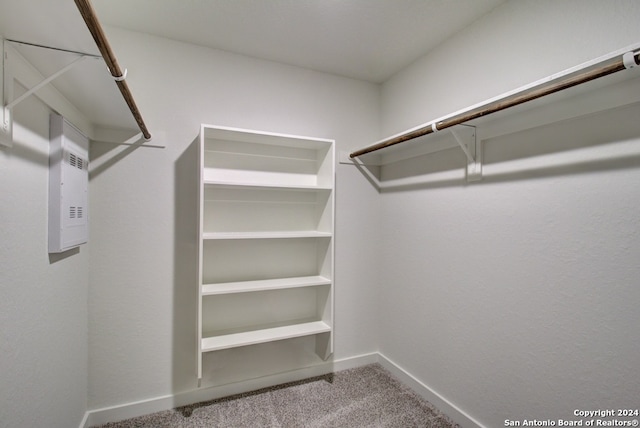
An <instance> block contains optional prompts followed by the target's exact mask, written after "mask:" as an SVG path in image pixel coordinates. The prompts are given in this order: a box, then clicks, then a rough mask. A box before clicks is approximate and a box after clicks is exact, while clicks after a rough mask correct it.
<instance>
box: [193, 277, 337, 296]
mask: <svg viewBox="0 0 640 428" xmlns="http://www.w3.org/2000/svg"><path fill="white" fill-rule="evenodd" d="M321 285H331V280H330V279H329V278H325V277H323V276H319V275H318V276H303V277H295V278H278V279H265V280H259V281H238V282H224V283H218V284H204V285H203V286H202V295H203V296H212V295H217V294H230V293H247V292H254V291H267V290H280V289H285V288H300V287H315V286H321Z"/></svg>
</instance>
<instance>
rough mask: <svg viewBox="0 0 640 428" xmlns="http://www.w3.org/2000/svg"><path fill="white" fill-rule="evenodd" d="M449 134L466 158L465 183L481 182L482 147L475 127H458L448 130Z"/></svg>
mask: <svg viewBox="0 0 640 428" xmlns="http://www.w3.org/2000/svg"><path fill="white" fill-rule="evenodd" d="M450 131H451V134H452V135H453V137H454V138H455V139H456V142H457V143H458V145H459V146H460V148H461V149H462V151H463V152H464V154H465V155H466V156H467V181H479V180H482V147H481V142H480V141H478V140H477V134H476V127H475V126H471V125H460V126H456V127H452V128H450Z"/></svg>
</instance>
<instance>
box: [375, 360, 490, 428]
mask: <svg viewBox="0 0 640 428" xmlns="http://www.w3.org/2000/svg"><path fill="white" fill-rule="evenodd" d="M378 363H380V365H381V366H382V367H384V368H385V369H387V370H388V371H389V372H390V373H391V374H392V375H393V376H395V377H396V378H397V379H398V380H399V381H401V382H402V383H404V384H405V385H407V386H408V387H409V388H411V389H412V390H414V391H415V392H416V393H417V394H418V395H420V396H421V397H422V398H424V399H425V400H427V401H428V402H430V403H431V404H433V405H434V406H436V407H437V408H438V409H439V410H440V411H442V413H444V414H446V415H447V416H449V417H450V418H451V419H452V420H453V421H454V422H456V423H457V424H458V425H460V426H461V427H462V428H485V426H484V425H482V424H481V423H480V422H478V421H477V420H475V419H473V418H472V417H471V416H470V415H469V414H467V413H466V412H465V411H464V410H462V409H460V407H458V406H456V405H455V404H454V403H452V402H451V401H449V400H448V399H446V398H445V397H443V396H442V395H440V394H439V393H438V392H436V391H434V390H433V389H432V388H429V387H428V386H427V385H425V384H424V383H422V382H421V381H419V380H418V379H417V378H415V377H414V376H413V375H411V374H410V373H409V372H407V371H406V370H405V369H403V368H402V367H400V366H399V365H398V364H396V363H394V362H393V361H391V360H390V359H388V358H387V357H385V356H384V355H382V354H378Z"/></svg>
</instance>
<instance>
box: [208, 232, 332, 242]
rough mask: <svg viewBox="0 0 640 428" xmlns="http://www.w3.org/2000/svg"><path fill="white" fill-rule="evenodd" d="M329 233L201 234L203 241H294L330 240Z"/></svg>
mask: <svg viewBox="0 0 640 428" xmlns="http://www.w3.org/2000/svg"><path fill="white" fill-rule="evenodd" d="M331 236H332V234H331V233H329V232H318V231H316V230H300V231H293V232H289V231H273V232H209V233H203V234H202V239H204V240H210V239H211V240H223V239H225V240H229V239H295V238H331Z"/></svg>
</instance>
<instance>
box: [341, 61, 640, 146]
mask: <svg viewBox="0 0 640 428" xmlns="http://www.w3.org/2000/svg"><path fill="white" fill-rule="evenodd" d="M623 58H624V57H623V55H620V56H619V57H616V58H613V59H612V60H609V61H605V62H604V63H602V64H599V65H598V66H597V67H596V68H594V69H592V70H591V69H590V70H588V71H584V72H582V73H579V74H576V75H573V76H571V75H570V76H567V77H565V78H561V79H559V80H557V81H553V82H551V83H549V84H547V85H542V86H541V87H538V88H536V89H533V90H532V91H531V92H526V93H521V94H514V95H512V96H510V97H507V98H504V99H500V100H497V101H495V102H492V103H489V104H486V105H483V106H481V107H478V108H476V109H473V110H470V111H466V112H462V113H460V114H458V115H455V116H452V117H449V118H446V119H443V120H441V121H438V122H434V123H432V124H429V125H426V126H424V127H421V128H418V129H415V130H412V131H409V132H407V133H404V134H401V135H398V136H395V137H391V138H389V139H387V140H383V141H381V142H379V143H376V144H373V145H371V146H368V147H365V148H363V149H360V150H356V151H355V152H353V153H351V154H349V157H350V158H352V159H353V158H355V157H358V156H362V155H365V154H367V153H371V152H375V151H377V150H381V149H384V148H386V147H390V146H393V145H396V144H400V143H403V142H405V141H408V140H412V139H414V138H418V137H422V136H423V135H428V134H433V133H435V132H436V131H441V130H443V129H446V128H451V127H452V126H456V125H460V124H462V123H464V122H468V121H470V120H473V119H477V118H479V117H482V116H487V115H489V114H492V113H496V112H498V111H501V110H505V109H507V108H509V107H514V106H517V105H519V104H522V103H526V102H528V101H533V100H535V99H537V98H541V97H544V96H546V95H550V94H553V93H556V92H559V91H562V90H564V89H568V88H571V87H573V86H577V85H581V84H583V83H587V82H590V81H591V80H595V79H598V78H600V77H604V76H608V75H610V74H613V73H617V72H618V71H622V70H625V69H627V68H630V67H632V66H634V65H630V64H629V63H627V62H625V60H624V59H623ZM627 61H633V62H634V63H635V65H639V64H640V52H634V53H633V54H631V55H629V56H628V58H627Z"/></svg>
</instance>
